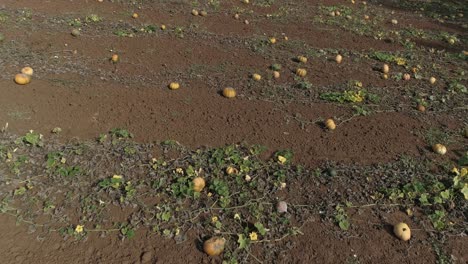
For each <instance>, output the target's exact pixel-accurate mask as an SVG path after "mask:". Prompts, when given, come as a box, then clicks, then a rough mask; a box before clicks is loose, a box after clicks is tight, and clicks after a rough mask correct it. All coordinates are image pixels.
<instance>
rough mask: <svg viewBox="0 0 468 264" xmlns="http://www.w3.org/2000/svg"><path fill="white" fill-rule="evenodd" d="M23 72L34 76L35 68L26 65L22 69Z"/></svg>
mask: <svg viewBox="0 0 468 264" xmlns="http://www.w3.org/2000/svg"><path fill="white" fill-rule="evenodd" d="M21 73H24V74H26V75H29V76H32V75H33V73H34V70H33V69H32V68H31V67H24V68H23V69H21Z"/></svg>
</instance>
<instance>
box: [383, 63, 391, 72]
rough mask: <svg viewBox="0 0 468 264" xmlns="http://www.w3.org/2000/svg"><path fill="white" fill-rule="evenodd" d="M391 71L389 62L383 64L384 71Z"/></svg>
mask: <svg viewBox="0 0 468 264" xmlns="http://www.w3.org/2000/svg"><path fill="white" fill-rule="evenodd" d="M389 71H390V66H388V64H384V65H383V66H382V72H383V73H388V72H389Z"/></svg>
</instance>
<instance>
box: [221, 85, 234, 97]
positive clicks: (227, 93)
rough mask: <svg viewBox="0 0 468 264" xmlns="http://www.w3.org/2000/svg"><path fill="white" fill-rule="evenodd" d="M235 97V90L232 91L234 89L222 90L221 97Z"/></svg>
mask: <svg viewBox="0 0 468 264" xmlns="http://www.w3.org/2000/svg"><path fill="white" fill-rule="evenodd" d="M236 95H237V93H236V90H234V88H231V87H226V88H224V89H223V96H224V97H226V98H234V97H236Z"/></svg>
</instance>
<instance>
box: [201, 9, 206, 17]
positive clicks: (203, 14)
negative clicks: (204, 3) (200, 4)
mask: <svg viewBox="0 0 468 264" xmlns="http://www.w3.org/2000/svg"><path fill="white" fill-rule="evenodd" d="M207 15H208V12H206V11H205V10H202V11H200V16H203V17H206V16H207Z"/></svg>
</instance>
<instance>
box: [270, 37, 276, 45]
mask: <svg viewBox="0 0 468 264" xmlns="http://www.w3.org/2000/svg"><path fill="white" fill-rule="evenodd" d="M268 41H270V43H271V44H275V43H276V38H269V39H268Z"/></svg>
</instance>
